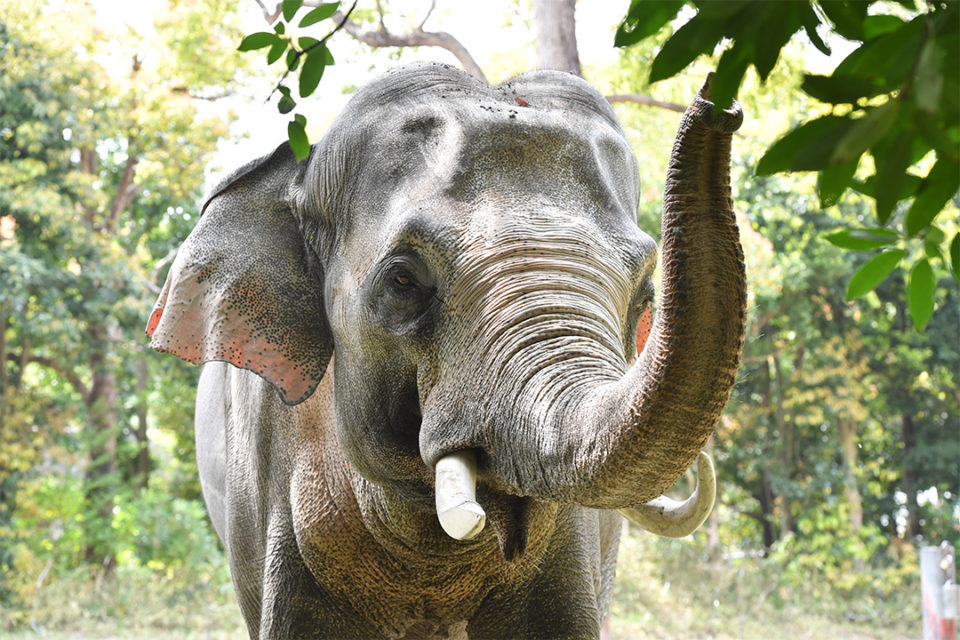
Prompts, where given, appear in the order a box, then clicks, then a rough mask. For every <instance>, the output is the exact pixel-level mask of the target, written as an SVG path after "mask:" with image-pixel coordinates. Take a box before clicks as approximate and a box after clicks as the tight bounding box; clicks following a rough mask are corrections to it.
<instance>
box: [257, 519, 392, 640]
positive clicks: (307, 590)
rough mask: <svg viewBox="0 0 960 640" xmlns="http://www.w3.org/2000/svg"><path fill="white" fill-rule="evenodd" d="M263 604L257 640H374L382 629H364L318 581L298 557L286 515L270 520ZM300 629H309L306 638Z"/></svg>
mask: <svg viewBox="0 0 960 640" xmlns="http://www.w3.org/2000/svg"><path fill="white" fill-rule="evenodd" d="M266 558H267V559H266V566H265V567H264V572H263V600H262V609H261V616H260V635H259V637H260V638H261V640H267V639H269V640H302V639H305V638H306V637H309V638H317V639H318V640H319V639H325V638H343V639H344V640H347V639H349V638H375V637H380V636H381V635H382V633H381V632H380V630H378V629H376V628H374V627H369V626H364V625H363V624H362V621H363V620H364V619H365V618H364V617H363V616H362V615H360V613H359V612H357V611H355V610H354V609H353V608H352V607H350V605H348V604H346V603H343V602H338V600H337V598H336V597H335V596H334V595H333V594H331V593H329V592H327V591H325V590H324V589H323V588H322V586H321V585H319V584H318V583H317V581H316V580H315V579H314V577H313V575H312V574H311V573H310V571H309V569H308V568H307V566H306V564H305V563H304V562H303V559H302V558H301V556H300V553H299V548H298V547H297V542H296V538H295V537H294V535H293V530H292V528H291V527H290V520H289V514H286V515H284V516H280V517H274V518H272V519H271V522H270V526H269V534H268V542H267V554H266ZM304 629H309V630H310V631H311V635H310V636H304Z"/></svg>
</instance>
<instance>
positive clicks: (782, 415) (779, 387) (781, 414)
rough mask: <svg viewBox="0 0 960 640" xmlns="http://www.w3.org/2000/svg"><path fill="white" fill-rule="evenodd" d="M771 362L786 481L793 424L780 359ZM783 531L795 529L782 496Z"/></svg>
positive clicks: (791, 463) (790, 469)
mask: <svg viewBox="0 0 960 640" xmlns="http://www.w3.org/2000/svg"><path fill="white" fill-rule="evenodd" d="M770 359H771V361H772V363H773V380H774V384H775V388H776V395H777V402H776V409H775V411H776V420H777V433H778V434H779V437H780V439H781V440H782V442H783V477H784V479H786V480H790V479H792V478H793V468H794V464H795V463H794V455H793V450H794V446H795V445H794V433H793V422H792V421H791V420H787V416H786V412H785V411H784V408H783V398H784V382H783V369H782V368H781V367H780V359H779V358H777V356H771V358H770ZM782 504H783V529H782V530H781V532H780V533H781V535H784V536H785V535H787V534H788V533H790V532H791V531H794V530H795V528H796V523H794V521H793V511H792V510H791V504H790V498H789V496H784V499H783V503H782Z"/></svg>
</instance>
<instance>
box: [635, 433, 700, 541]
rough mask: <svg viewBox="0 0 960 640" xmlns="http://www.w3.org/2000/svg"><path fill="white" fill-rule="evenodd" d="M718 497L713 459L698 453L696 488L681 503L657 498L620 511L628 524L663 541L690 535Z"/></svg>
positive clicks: (665, 498)
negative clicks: (659, 537) (630, 523)
mask: <svg viewBox="0 0 960 640" xmlns="http://www.w3.org/2000/svg"><path fill="white" fill-rule="evenodd" d="M716 497H717V473H716V470H715V469H714V468H713V460H711V459H710V456H709V455H707V454H706V453H705V452H703V451H701V452H700V455H699V457H698V458H697V488H696V489H694V490H693V494H691V496H690V497H689V498H687V499H686V500H684V501H683V502H679V501H677V500H673V499H671V498H667V497H666V496H660V497H659V498H654V499H653V500H651V501H650V502H647V503H646V504H642V505H640V506H639V507H630V508H627V509H620V513H621V514H622V515H623V516H625V517H626V518H627V520H629V521H630V522H632V523H633V524H635V525H637V526H638V527H641V528H643V529H646V530H647V531H649V532H651V533H655V534H657V535H658V536H664V537H666V538H682V537H684V536H687V535H690V534H691V533H693V532H694V531H696V530H697V528H698V527H699V526H700V525H701V524H703V522H704V521H705V520H706V519H707V516H709V515H710V511H711V510H712V509H713V502H714V500H715V499H716Z"/></svg>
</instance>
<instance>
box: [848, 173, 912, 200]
mask: <svg viewBox="0 0 960 640" xmlns="http://www.w3.org/2000/svg"><path fill="white" fill-rule="evenodd" d="M904 178H905V179H904V181H903V185H901V188H900V196H899V197H898V198H897V200H906V199H907V198H912V197H913V195H914V194H915V193H916V192H917V189H919V188H920V185H921V184H923V180H921V179H920V178H919V177H917V176H915V175H913V174H911V173H908V174H906V175H905V176H904ZM876 185H877V176H876V175H872V176H870V177H869V178H867V179H866V180H865V181H863V182H860V181H858V180H853V181H852V182H851V183H850V186H851V187H853V188H854V189H856V190H857V191H858V192H860V193H862V194H863V195H865V196H867V197H868V198H874V199H876V197H877V193H876V188H875V187H876Z"/></svg>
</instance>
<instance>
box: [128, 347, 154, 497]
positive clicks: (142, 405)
mask: <svg viewBox="0 0 960 640" xmlns="http://www.w3.org/2000/svg"><path fill="white" fill-rule="evenodd" d="M136 370H137V429H136V431H135V432H134V437H135V438H136V440H137V453H136V456H134V459H133V464H132V465H131V471H132V473H131V476H132V479H133V486H134V489H135V490H136V492H137V493H138V494H139V493H140V491H142V490H143V489H145V488H146V487H147V486H148V485H149V484H150V442H149V440H148V438H147V408H148V405H147V389H148V383H149V378H148V375H149V367H148V365H147V361H146V359H145V358H140V359H138V360H137V363H136Z"/></svg>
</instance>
